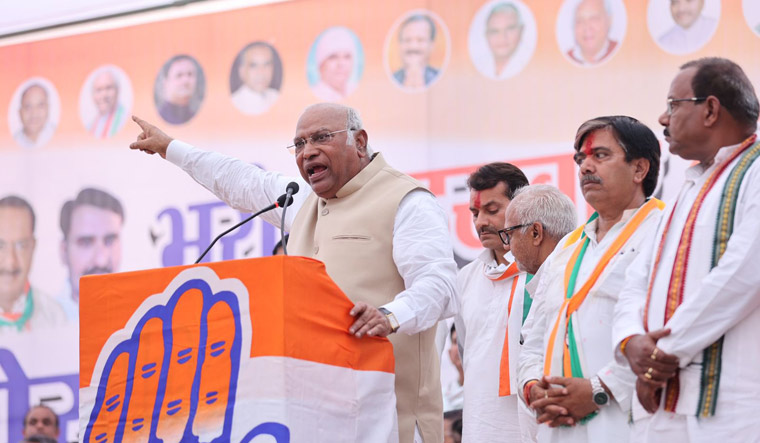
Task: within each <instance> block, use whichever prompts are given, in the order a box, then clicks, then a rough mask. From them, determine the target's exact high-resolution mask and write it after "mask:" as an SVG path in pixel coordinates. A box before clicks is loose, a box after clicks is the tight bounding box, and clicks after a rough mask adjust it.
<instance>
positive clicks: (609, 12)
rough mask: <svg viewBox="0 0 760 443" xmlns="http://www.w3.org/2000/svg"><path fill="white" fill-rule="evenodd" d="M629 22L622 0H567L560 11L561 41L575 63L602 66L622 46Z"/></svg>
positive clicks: (561, 44)
mask: <svg viewBox="0 0 760 443" xmlns="http://www.w3.org/2000/svg"><path fill="white" fill-rule="evenodd" d="M627 24H628V16H627V13H626V10H625V5H624V4H623V1H622V0H565V1H564V2H563V3H562V6H560V9H559V13H558V14H557V43H558V44H559V49H560V51H561V52H562V55H564V56H565V58H567V59H568V60H569V61H570V62H572V63H573V64H575V65H577V66H584V67H592V66H598V65H600V64H602V63H604V62H606V61H608V60H610V59H611V58H612V57H614V55H615V54H616V53H617V51H618V50H619V49H620V46H621V44H622V43H623V39H624V38H625V34H626V28H627Z"/></svg>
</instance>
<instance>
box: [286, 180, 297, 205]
mask: <svg viewBox="0 0 760 443" xmlns="http://www.w3.org/2000/svg"><path fill="white" fill-rule="evenodd" d="M287 191H290V195H293V194H298V183H296V182H290V183H288V186H287V187H286V188H285V192H287ZM288 204H289V203H288Z"/></svg>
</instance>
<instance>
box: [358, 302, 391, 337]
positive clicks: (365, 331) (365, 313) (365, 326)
mask: <svg viewBox="0 0 760 443" xmlns="http://www.w3.org/2000/svg"><path fill="white" fill-rule="evenodd" d="M350 314H351V316H352V317H356V320H355V321H354V324H352V325H351V327H350V328H348V332H350V333H351V334H354V335H355V336H357V337H358V338H362V336H364V335H369V336H370V337H386V336H387V335H388V334H390V333H391V332H393V328H392V327H391V322H390V320H388V318H387V317H386V316H385V315H383V313H382V312H380V310H379V309H377V308H376V307H374V306H371V305H368V304H367V303H364V302H358V303H356V304H355V305H354V307H353V308H352V309H351V312H350Z"/></svg>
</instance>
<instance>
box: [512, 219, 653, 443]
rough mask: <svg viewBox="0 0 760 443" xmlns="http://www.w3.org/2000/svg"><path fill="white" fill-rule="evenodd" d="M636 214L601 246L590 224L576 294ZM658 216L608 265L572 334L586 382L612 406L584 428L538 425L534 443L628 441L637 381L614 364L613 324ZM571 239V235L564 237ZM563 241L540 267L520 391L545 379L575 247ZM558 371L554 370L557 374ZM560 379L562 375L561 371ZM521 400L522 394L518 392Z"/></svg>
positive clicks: (627, 370)
mask: <svg viewBox="0 0 760 443" xmlns="http://www.w3.org/2000/svg"><path fill="white" fill-rule="evenodd" d="M635 213H636V210H635V209H629V210H626V211H624V212H623V216H622V218H621V220H620V221H619V222H618V223H616V224H615V225H614V226H613V227H612V228H611V229H610V230H609V231H608V232H607V234H605V236H604V237H603V238H602V240H601V241H597V237H596V228H597V224H598V219H596V220H593V221H592V222H590V223H588V224H587V225H586V227H585V228H584V232H585V233H586V235H587V236H588V237H589V245H588V247H587V249H586V253H585V255H584V257H583V260H582V262H581V265H580V269H579V271H578V277H577V282H576V285H575V291H576V292H577V291H578V290H579V289H580V288H581V287H582V286H583V284H584V283H585V282H586V281H587V280H588V278H589V277H590V275H591V273H592V271H593V270H594V268H595V267H596V265H597V263H599V261H600V260H601V258H602V256H603V254H604V253H605V251H607V249H608V248H609V247H610V245H611V244H612V243H613V242H614V241H615V239H616V238H617V236H618V235H619V234H620V233H621V231H622V230H623V227H624V226H625V224H626V222H628V221H629V220H630V219H631V217H633V215H634V214H635ZM660 216H661V211H659V210H656V209H655V210H653V211H652V212H650V213H649V215H647V217H646V218H645V219H644V221H643V222H642V223H641V225H639V227H638V229H637V230H636V231H635V232H634V233H633V235H632V236H631V237H630V238H629V239H628V241H627V242H626V243H625V245H624V246H623V247H622V248H621V249H620V251H619V252H618V253H617V254H616V255H615V256H614V257H613V258H612V259H611V260H610V261H609V263H608V264H607V266H606V268H605V269H604V271H602V273H601V275H600V276H599V279H598V280H597V282H596V284H595V285H594V286H593V287H592V288H591V290H590V291H589V293H588V295H587V296H586V298H585V300H584V301H583V303H582V304H581V305H580V307H579V308H578V310H577V311H576V313H575V314H574V315H575V316H577V317H576V319H575V323H573V325H574V334H575V338H576V342H577V343H579V344H580V346H579V347H580V351H579V353H580V356H581V360H582V362H581V364H582V367H583V370H584V374H583V375H584V378H587V379H588V378H591V377H593V376H594V375H597V376H598V377H599V378H600V379H601V380H602V381H603V382H604V384H605V385H606V386H607V388H608V389H609V391H610V392H611V393H612V395H613V397H614V400H613V399H611V400H610V403H608V404H607V405H605V406H602V407H601V410H600V412H599V414H598V415H597V416H596V417H594V418H592V419H591V420H590V421H589V422H587V423H586V424H583V425H581V424H579V425H575V426H573V427H569V428H568V427H565V428H549V427H548V426H547V425H545V424H542V425H539V428H538V441H539V442H544V441H563V442H564V441H571V442H586V441H588V442H597V441H615V442H625V441H628V433H629V429H628V424H627V423H628V411H629V410H630V404H631V397H632V394H633V388H634V382H635V375H634V374H633V372H632V371H631V369H630V368H629V367H628V365H627V363H625V362H617V361H616V360H615V359H614V356H613V352H612V349H613V348H612V342H611V339H610V336H611V332H612V331H611V329H612V318H613V312H614V308H615V303H616V302H617V299H618V294H619V293H620V291H621V290H622V288H623V287H624V283H625V270H626V269H627V268H628V266H629V265H630V263H631V261H632V260H633V259H634V258H635V257H636V256H637V255H638V254H639V252H640V249H641V246H640V245H641V243H644V242H646V241H647V240H648V239H649V238H651V236H652V235H653V232H654V230H655V228H656V227H657V223H658V222H659V220H660ZM568 235H571V234H568ZM567 238H568V237H567V236H566V237H565V238H563V239H562V240H560V242H559V243H558V244H557V247H556V249H555V250H554V251H553V252H552V254H551V255H550V256H549V257H548V258H547V259H546V261H545V262H544V264H543V265H542V266H541V270H540V273H541V278H540V280H539V282H538V286H537V288H536V291H535V292H536V293H535V294H534V299H533V306H531V311H530V313H529V314H528V319H527V320H526V322H525V323H526V325H528V324H530V327H531V329H530V331H529V332H528V333H527V335H526V337H525V343H524V345H523V348H522V352H521V354H520V364H519V376H520V386H525V383H526V382H528V381H530V380H533V379H540V378H541V376H542V375H543V369H544V357H545V353H546V349H547V344H548V341H549V337H550V335H551V330H552V327H553V325H554V323H555V321H556V319H557V315H558V314H559V311H560V308H561V306H562V303H563V302H564V301H565V297H566V292H565V283H564V276H565V268H566V266H567V263H568V262H569V260H570V257H571V255H572V252H573V250H574V249H575V247H576V244H577V243H574V244H573V245H571V246H569V247H565V243H566V242H567ZM563 339H564V332H563V331H558V333H557V338H556V340H563ZM555 371H556V369H555ZM559 373H561V369H560V370H559ZM520 394H522V392H520Z"/></svg>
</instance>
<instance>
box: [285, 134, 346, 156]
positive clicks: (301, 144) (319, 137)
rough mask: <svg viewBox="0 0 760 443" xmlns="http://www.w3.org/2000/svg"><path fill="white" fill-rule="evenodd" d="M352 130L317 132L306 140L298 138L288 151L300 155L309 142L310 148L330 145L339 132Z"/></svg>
mask: <svg viewBox="0 0 760 443" xmlns="http://www.w3.org/2000/svg"><path fill="white" fill-rule="evenodd" d="M351 130H352V129H341V130H340V131H332V132H327V131H318V132H315V133H314V134H311V135H310V136H309V137H308V138H303V137H301V138H299V139H296V140H293V144H292V145H290V146H288V147H287V148H288V151H290V152H291V153H294V152H295V153H296V154H298V153H300V152H301V151H303V148H305V147H306V143H308V142H311V144H312V146H321V145H326V144H327V143H330V141H331V140H332V139H333V137H335V134H340V133H341V132H347V131H351Z"/></svg>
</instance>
